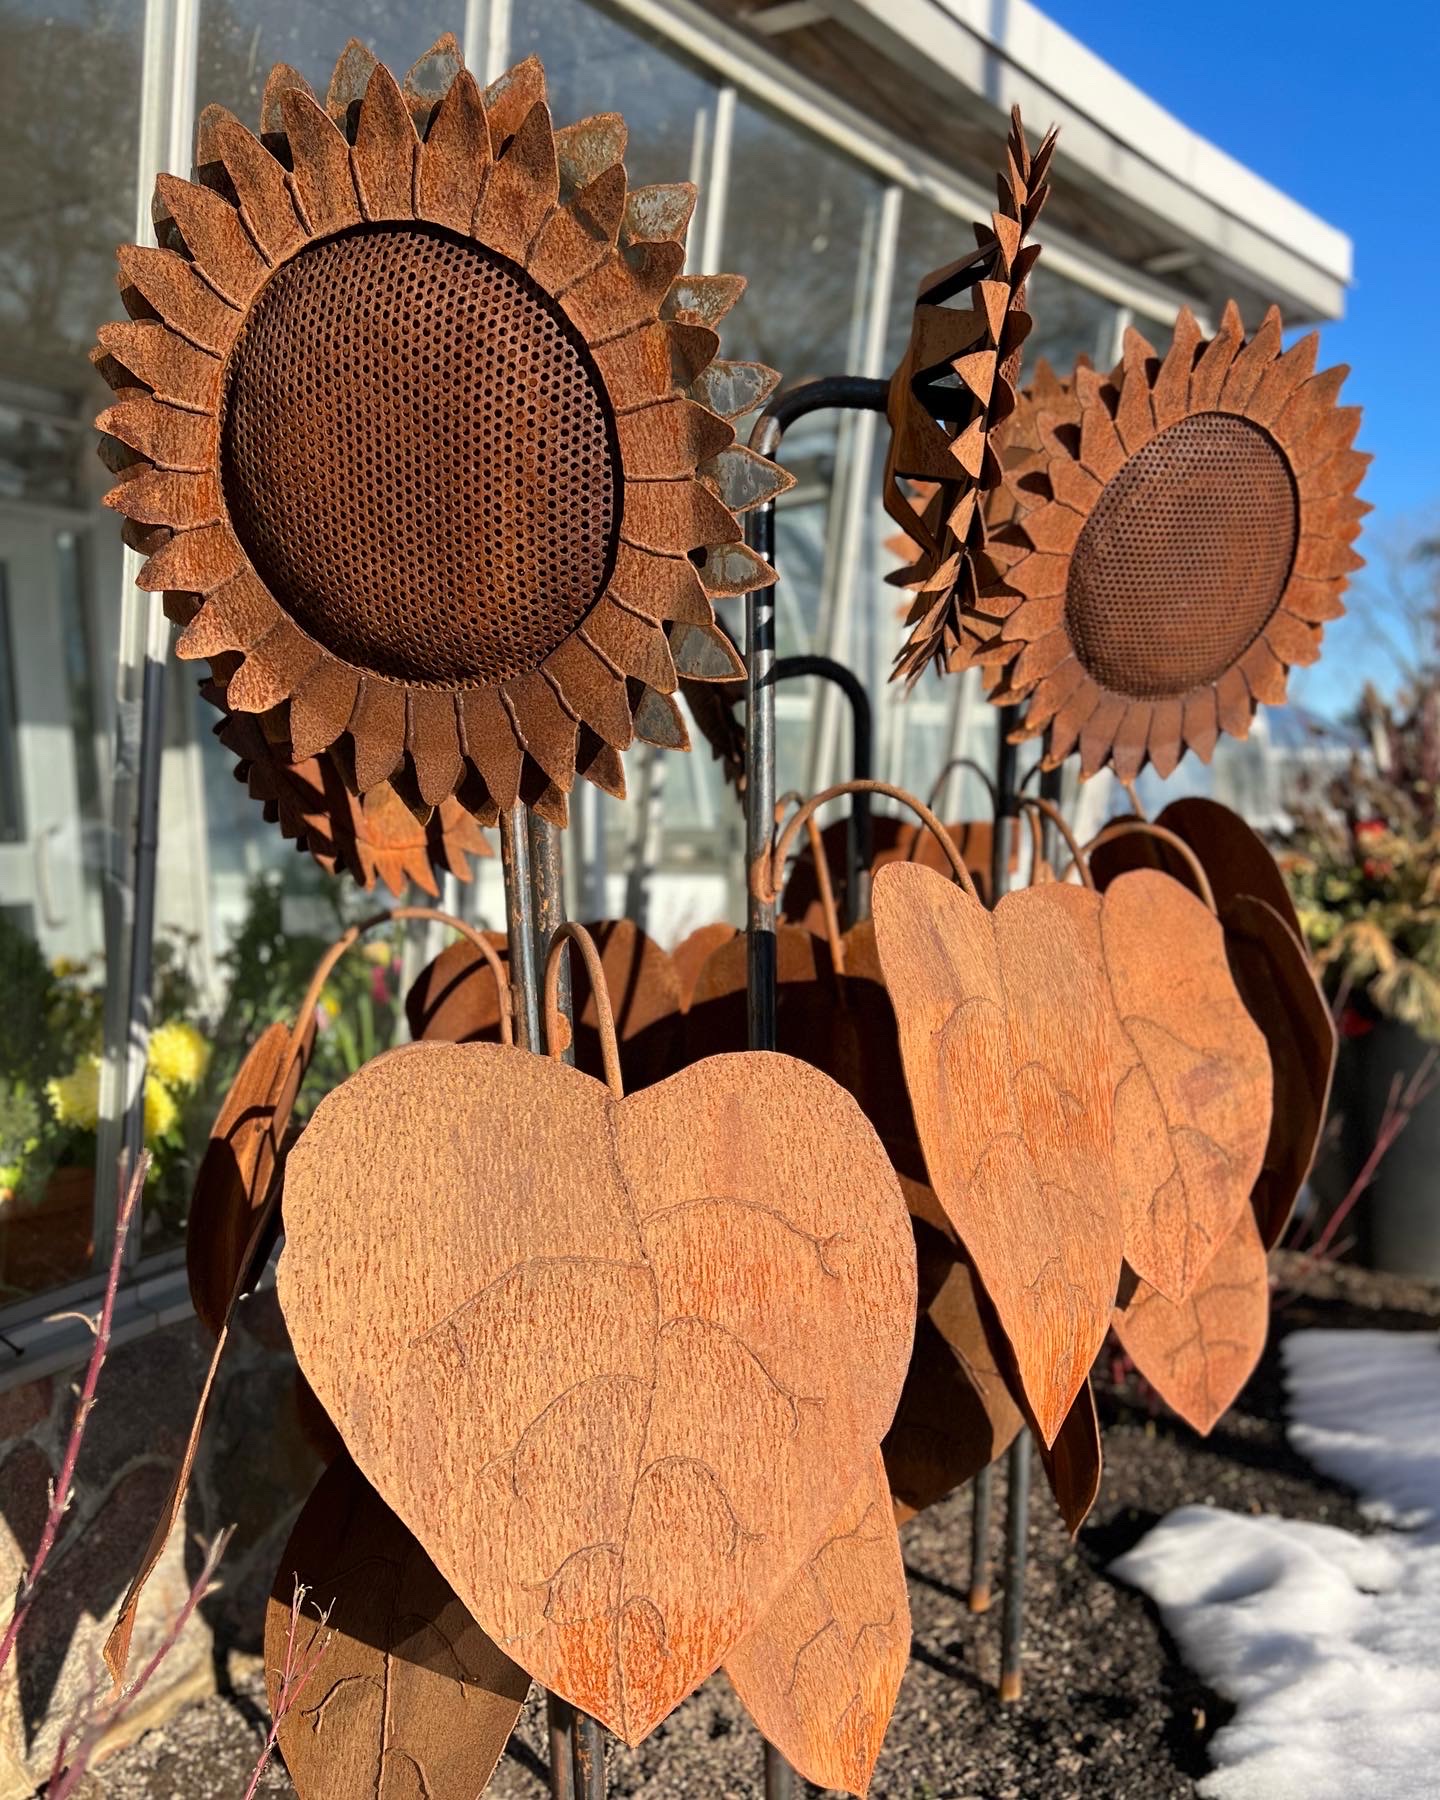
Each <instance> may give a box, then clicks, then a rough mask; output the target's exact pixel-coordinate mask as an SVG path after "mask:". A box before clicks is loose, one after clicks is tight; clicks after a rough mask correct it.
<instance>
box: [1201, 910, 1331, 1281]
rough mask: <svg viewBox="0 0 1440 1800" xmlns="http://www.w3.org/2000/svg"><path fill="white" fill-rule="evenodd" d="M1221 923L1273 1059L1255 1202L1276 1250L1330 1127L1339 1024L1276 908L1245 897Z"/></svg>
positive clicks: (1234, 970)
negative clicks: (1266, 1131)
mask: <svg viewBox="0 0 1440 1800" xmlns="http://www.w3.org/2000/svg"><path fill="white" fill-rule="evenodd" d="M1220 923H1221V925H1222V926H1223V927H1224V930H1225V955H1226V957H1227V959H1228V961H1229V964H1230V973H1231V975H1232V976H1233V977H1234V980H1235V986H1236V988H1237V989H1238V990H1239V994H1240V998H1241V999H1242V1000H1243V1001H1244V1002H1245V1010H1246V1011H1247V1012H1248V1013H1249V1014H1250V1017H1251V1018H1252V1019H1253V1020H1254V1021H1255V1023H1256V1024H1257V1025H1258V1026H1259V1027H1260V1029H1261V1031H1262V1032H1263V1033H1264V1034H1265V1043H1266V1045H1267V1047H1268V1049H1269V1052H1270V1071H1271V1076H1272V1079H1273V1083H1274V1097H1273V1101H1272V1105H1271V1112H1270V1137H1269V1141H1268V1142H1267V1143H1266V1146H1265V1161H1264V1164H1263V1166H1262V1168H1261V1170H1260V1175H1259V1178H1258V1180H1257V1181H1256V1183H1255V1187H1254V1189H1253V1191H1252V1193H1251V1195H1250V1200H1251V1205H1252V1206H1253V1208H1254V1212H1255V1222H1256V1224H1257V1225H1258V1226H1259V1228H1260V1241H1261V1243H1262V1244H1264V1246H1265V1248H1266V1249H1267V1250H1272V1249H1273V1248H1274V1247H1275V1245H1276V1244H1277V1243H1278V1242H1279V1241H1280V1237H1281V1235H1282V1233H1283V1232H1284V1230H1285V1226H1286V1224H1287V1223H1288V1222H1289V1218H1290V1213H1291V1209H1292V1208H1293V1207H1294V1205H1295V1197H1296V1195H1297V1194H1298V1193H1299V1192H1300V1189H1301V1187H1302V1186H1303V1184H1304V1181H1305V1177H1306V1176H1307V1175H1308V1174H1309V1173H1310V1166H1311V1164H1312V1163H1313V1162H1314V1160H1315V1151H1316V1149H1317V1147H1318V1146H1319V1143H1320V1134H1321V1132H1322V1131H1323V1130H1324V1128H1325V1117H1326V1113H1327V1111H1328V1109H1329V1105H1330V1082H1331V1079H1332V1077H1333V1076H1334V1073H1335V1052H1336V1044H1337V1039H1336V1034H1335V1021H1334V1019H1333V1018H1332V1017H1331V1013H1330V1008H1329V1006H1328V1005H1327V1004H1326V1001H1325V996H1324V995H1323V994H1322V993H1321V991H1320V986H1319V983H1318V982H1317V981H1316V979H1315V973H1314V970H1313V969H1312V968H1311V966H1310V959H1309V957H1308V956H1307V955H1306V953H1305V948H1304V946H1303V945H1302V944H1301V942H1300V940H1299V938H1297V937H1296V935H1295V933H1294V932H1293V931H1292V930H1291V929H1290V927H1289V926H1288V925H1287V924H1286V923H1285V920H1284V918H1283V917H1282V916H1281V915H1280V914H1279V913H1278V912H1277V911H1276V910H1275V908H1274V907H1273V906H1270V905H1269V904H1267V902H1265V901H1264V900H1257V899H1254V898H1252V897H1251V896H1250V895H1248V894H1239V895H1236V896H1235V897H1234V898H1232V899H1231V900H1229V901H1227V903H1226V904H1225V906H1224V907H1223V908H1222V909H1221V913H1220Z"/></svg>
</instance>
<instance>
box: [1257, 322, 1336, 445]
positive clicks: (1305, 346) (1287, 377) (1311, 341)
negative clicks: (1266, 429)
mask: <svg viewBox="0 0 1440 1800" xmlns="http://www.w3.org/2000/svg"><path fill="white" fill-rule="evenodd" d="M1319 349H1320V334H1319V332H1318V331H1312V332H1311V333H1310V334H1309V335H1308V336H1307V337H1303V338H1301V339H1300V341H1299V343H1296V344H1292V345H1291V346H1290V348H1289V349H1288V350H1287V351H1286V352H1285V354H1284V355H1283V356H1277V357H1276V359H1275V361H1274V362H1273V363H1271V365H1270V367H1269V368H1268V369H1266V370H1265V372H1264V373H1263V374H1262V375H1261V377H1260V381H1259V384H1258V385H1257V387H1256V389H1255V392H1254V393H1253V394H1252V395H1251V396H1250V403H1249V405H1248V406H1247V407H1246V408H1245V413H1246V417H1247V418H1251V419H1253V420H1254V421H1255V423H1256V424H1257V425H1269V424H1272V423H1273V422H1274V420H1275V417H1276V415H1277V414H1278V413H1279V412H1280V411H1281V409H1282V408H1283V407H1284V405H1285V403H1286V401H1287V400H1288V399H1289V398H1290V396H1291V395H1292V394H1293V393H1294V392H1295V390H1296V388H1298V387H1300V386H1301V385H1302V384H1303V383H1304V382H1307V381H1308V380H1309V379H1310V377H1311V376H1312V375H1313V374H1314V373H1315V358H1316V356H1317V355H1318V353H1319Z"/></svg>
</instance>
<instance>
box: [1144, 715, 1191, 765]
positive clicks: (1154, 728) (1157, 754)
mask: <svg viewBox="0 0 1440 1800" xmlns="http://www.w3.org/2000/svg"><path fill="white" fill-rule="evenodd" d="M1147 742H1148V748H1149V752H1150V761H1151V763H1152V764H1153V766H1154V769H1155V773H1156V774H1157V775H1158V776H1159V777H1160V779H1161V780H1162V781H1164V780H1165V779H1166V778H1167V777H1169V776H1171V775H1173V774H1174V773H1175V769H1176V767H1177V765H1178V764H1179V761H1180V758H1181V757H1182V756H1183V755H1184V754H1185V707H1184V703H1183V702H1182V701H1181V700H1179V699H1169V700H1157V701H1156V702H1155V710H1154V712H1153V713H1152V714H1151V717H1150V736H1149V739H1148V740H1147Z"/></svg>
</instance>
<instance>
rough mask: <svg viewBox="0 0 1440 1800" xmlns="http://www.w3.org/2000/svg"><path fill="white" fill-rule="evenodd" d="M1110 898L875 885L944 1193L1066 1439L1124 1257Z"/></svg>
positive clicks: (885, 873)
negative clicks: (1103, 918) (996, 896)
mask: <svg viewBox="0 0 1440 1800" xmlns="http://www.w3.org/2000/svg"><path fill="white" fill-rule="evenodd" d="M1100 909H1101V901H1100V897H1099V895H1098V894H1095V893H1092V892H1090V891H1089V890H1087V889H1083V888H1072V887H1062V886H1059V885H1050V886H1046V887H1041V888H1032V889H1029V890H1027V891H1025V892H1023V893H1015V894H1010V895H1007V896H1006V898H1005V899H1003V900H1002V901H1001V902H1000V904H999V906H998V907H996V909H995V911H994V912H993V913H990V912H987V911H986V910H985V908H984V907H983V906H981V905H980V903H979V902H978V901H976V900H974V899H972V898H971V897H970V896H969V895H968V894H966V893H964V892H963V891H962V890H961V889H960V888H958V887H956V886H955V885H954V884H953V883H951V882H949V881H946V880H945V879H944V878H943V877H941V876H939V875H937V874H935V873H933V872H932V871H931V870H928V869H924V868H921V867H919V866H918V865H916V864H913V863H892V864H890V865H889V866H888V867H887V868H884V869H882V870H881V871H880V872H879V874H878V875H877V876H876V877H875V889H874V919H875V935H876V942H877V944H878V946H879V951H880V960H881V964H882V966H883V969H884V975H885V985H886V987H887V988H888V989H889V992H890V998H891V1002H892V1004H893V1006H894V1009H895V1018H896V1021H897V1024H898V1027H899V1035H900V1051H901V1056H902V1059H903V1062H904V1067H905V1079H906V1085H907V1086H908V1088H909V1091H910V1100H911V1104H912V1106H913V1108H914V1114H915V1124H916V1127H917V1130H918V1133H919V1138H920V1143H921V1145H922V1146H923V1148H924V1151H925V1161H926V1165H927V1167H928V1169H929V1173H930V1182H931V1185H932V1187H933V1188H934V1190H935V1193H936V1196H937V1198H938V1199H939V1201H940V1204H941V1206H942V1207H943V1208H944V1210H945V1214H946V1216H947V1218H948V1219H949V1220H950V1222H951V1224H952V1225H953V1226H954V1228H955V1231H956V1234H957V1235H958V1237H959V1239H960V1242H961V1243H962V1244H963V1246H964V1247H965V1251H966V1253H967V1255H968V1256H969V1258H970V1261H971V1264H972V1266H973V1267H974V1270H975V1273H976V1274H977V1275H978V1277H979V1279H980V1282H981V1284H982V1285H983V1287H984V1289H985V1292H986V1295H987V1296H988V1298H989V1300H990V1302H991V1304H992V1305H993V1306H994V1308H995V1311H996V1314H997V1315H998V1317H999V1322H1000V1327H1001V1329H1002V1331H1003V1332H1004V1334H1005V1336H1006V1339H1007V1340H1008V1342H1009V1344H1010V1346H1011V1348H1012V1349H1013V1352H1014V1357H1015V1365H1016V1373H1017V1376H1018V1379H1019V1381H1020V1384H1021V1387H1022V1388H1023V1391H1024V1395H1025V1398H1026V1401H1027V1403H1028V1405H1029V1408H1030V1411H1031V1414H1032V1416H1033V1418H1034V1420H1035V1424H1036V1428H1037V1430H1038V1431H1039V1432H1040V1434H1041V1436H1042V1437H1043V1438H1044V1440H1045V1442H1046V1443H1047V1444H1048V1443H1052V1442H1053V1441H1054V1438H1055V1435H1056V1433H1057V1432H1058V1431H1059V1429H1060V1427H1061V1424H1062V1423H1063V1422H1064V1419H1065V1415H1066V1413H1067V1412H1068V1411H1069V1409H1070V1404H1071V1402H1072V1401H1073V1400H1074V1398H1075V1396H1076V1395H1077V1394H1078V1393H1079V1391H1080V1389H1081V1387H1082V1386H1083V1385H1084V1383H1085V1380H1086V1377H1087V1376H1088V1374H1089V1372H1090V1365H1091V1364H1092V1363H1093V1362H1094V1360H1095V1356H1096V1353H1097V1352H1098V1350H1099V1348H1100V1345H1101V1343H1102V1342H1103V1341H1104V1337H1105V1332H1106V1330H1107V1328H1108V1325H1109V1319H1110V1311H1111V1308H1112V1306H1113V1304H1114V1299H1115V1288H1116V1282H1117V1280H1118V1278H1119V1271H1120V1261H1121V1252H1122V1232H1121V1221H1120V1214H1119V1210H1118V1208H1117V1207H1116V1205H1115V1199H1114V1195H1115V1163H1114V1139H1115V1117H1114V1103H1115V1086H1116V1079H1117V1069H1118V1068H1119V1067H1121V1066H1123V1062H1124V1060H1125V1052H1124V1051H1123V1050H1122V1048H1121V1047H1120V1045H1119V1043H1118V1042H1117V1039H1118V1038H1119V1036H1120V1034H1119V1033H1118V1027H1117V1022H1116V1020H1115V1016H1114V1009H1113V1004H1112V1001H1111V998H1110V992H1109V988H1108V985H1107V982H1106V979H1105V971H1104V956H1103V953H1102V949H1101V938H1100Z"/></svg>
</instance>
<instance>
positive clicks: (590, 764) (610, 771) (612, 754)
mask: <svg viewBox="0 0 1440 1800" xmlns="http://www.w3.org/2000/svg"><path fill="white" fill-rule="evenodd" d="M575 772H576V774H577V775H583V776H584V777H585V779H586V781H588V782H591V783H592V784H593V785H594V786H595V787H598V788H600V789H601V790H602V792H604V793H607V794H613V795H614V797H615V798H616V799H617V800H623V799H624V798H625V765H624V763H623V762H621V760H620V752H619V751H618V750H616V749H615V748H614V747H613V745H610V744H607V743H605V742H603V740H602V739H600V738H598V737H596V735H595V733H594V732H593V731H582V732H581V733H580V745H579V748H578V750H577V751H576V755H575Z"/></svg>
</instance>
